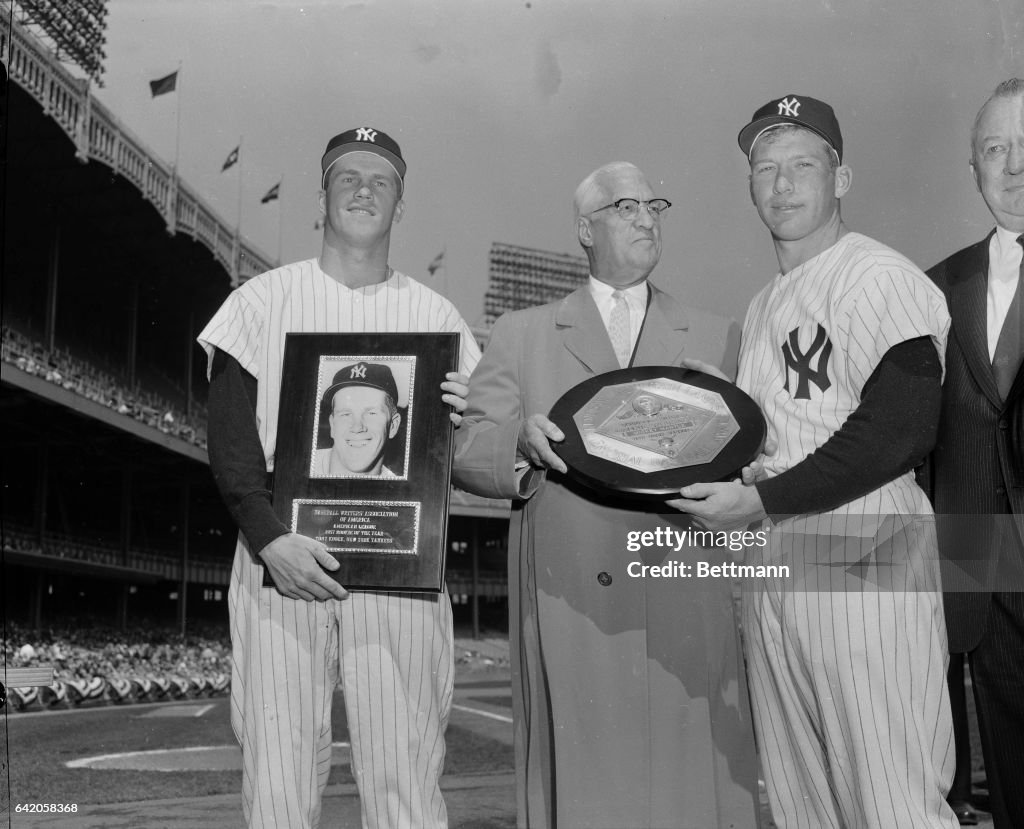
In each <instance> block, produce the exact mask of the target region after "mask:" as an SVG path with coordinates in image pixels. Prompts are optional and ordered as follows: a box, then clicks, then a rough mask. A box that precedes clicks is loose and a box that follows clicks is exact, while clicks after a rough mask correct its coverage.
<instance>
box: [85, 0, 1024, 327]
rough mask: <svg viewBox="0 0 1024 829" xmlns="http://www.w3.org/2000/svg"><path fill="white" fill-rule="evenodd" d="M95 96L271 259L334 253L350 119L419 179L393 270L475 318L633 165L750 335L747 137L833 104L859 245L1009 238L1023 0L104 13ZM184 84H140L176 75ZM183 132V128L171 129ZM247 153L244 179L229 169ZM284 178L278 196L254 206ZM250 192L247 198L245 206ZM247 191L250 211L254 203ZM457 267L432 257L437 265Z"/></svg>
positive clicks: (289, 5) (681, 277)
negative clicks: (329, 220) (325, 215)
mask: <svg viewBox="0 0 1024 829" xmlns="http://www.w3.org/2000/svg"><path fill="white" fill-rule="evenodd" d="M108 9H109V16H108V20H107V25H108V28H107V43H106V54H107V60H106V72H105V75H104V87H103V88H102V89H99V90H97V91H96V96H97V97H98V98H99V99H100V100H101V101H102V102H103V103H105V104H106V105H107V106H109V107H110V108H111V109H112V110H113V112H114V113H115V115H116V116H117V117H118V118H119V119H120V121H121V123H122V124H123V125H124V126H125V127H127V128H128V129H129V130H130V131H131V132H133V133H134V134H135V135H136V136H137V137H138V138H139V139H141V141H142V142H143V143H144V144H146V145H147V146H148V147H149V148H150V149H151V150H152V151H154V152H155V153H156V154H157V155H158V156H160V157H161V158H164V159H166V160H167V161H168V162H171V161H173V160H174V159H175V157H176V156H177V158H178V163H179V167H180V170H181V175H182V177H183V178H184V179H185V181H186V182H187V183H188V184H189V186H190V187H191V188H192V189H193V190H194V191H196V192H197V193H198V194H199V195H200V196H201V197H202V198H204V199H205V200H206V201H207V203H208V204H209V205H211V206H212V207H213V209H214V210H215V211H216V212H217V213H219V214H220V215H221V217H223V218H224V219H225V220H226V221H228V222H229V223H234V222H235V221H237V220H238V217H239V202H241V231H242V235H243V236H245V237H246V238H247V239H248V240H249V241H250V242H252V243H254V244H255V245H256V246H257V247H258V248H260V249H261V250H262V251H264V253H266V254H267V255H268V256H269V257H270V258H271V259H277V258H278V257H280V258H281V259H282V260H284V261H294V260H297V259H304V258H308V257H313V256H316V255H318V254H319V252H320V238H321V236H320V232H319V231H317V230H315V229H314V222H315V221H316V219H317V217H318V215H319V212H318V208H317V190H318V187H319V170H320V168H319V160H320V156H321V155H322V154H323V150H324V148H325V146H326V144H327V142H328V140H329V139H330V138H331V137H332V136H333V135H335V134H337V133H339V132H342V131H344V130H346V129H350V128H353V127H358V126H371V127H375V128H377V129H380V130H383V131H385V132H387V133H388V134H390V135H391V136H392V137H393V138H395V139H396V140H397V141H398V142H399V144H400V145H401V147H402V151H403V155H404V157H405V159H406V161H407V163H408V167H409V169H408V173H407V176H406V193H405V202H406V210H405V215H404V217H403V219H402V221H401V223H400V224H399V225H398V226H397V227H396V228H395V230H394V232H393V234H392V247H391V264H392V265H393V266H394V267H395V268H397V269H398V270H401V271H403V272H405V273H407V274H409V275H410V276H413V277H416V278H418V279H421V280H422V281H424V282H427V283H428V284H430V285H432V286H433V287H435V288H437V289H439V290H441V291H442V293H445V294H446V295H447V296H449V297H450V298H451V299H452V300H453V301H454V302H455V304H456V305H457V307H458V308H459V310H460V311H461V312H462V314H463V316H464V317H465V318H466V320H467V321H468V322H469V323H470V324H473V323H474V322H476V321H477V320H478V319H479V318H480V317H481V315H482V311H483V294H484V291H485V290H486V285H487V255H488V251H489V249H490V246H491V243H492V242H495V241H499V242H505V243H510V244H516V245H524V246H527V247H535V248H541V249H543V250H549V251H554V252H559V253H580V249H579V246H578V244H577V242H576V239H575V235H574V231H573V223H572V194H573V191H574V190H575V188H576V185H577V184H578V183H579V182H580V181H581V180H582V179H583V178H584V177H585V176H586V175H587V174H588V173H589V172H590V171H591V170H593V169H594V168H596V167H598V166H600V165H602V164H604V163H606V162H609V161H618V160H624V161H632V162H634V163H635V164H637V165H638V166H639V167H640V168H641V169H642V170H643V171H644V172H645V173H646V174H647V177H648V179H649V180H650V182H651V184H652V186H653V188H654V190H655V192H656V193H657V194H658V195H659V196H663V197H665V198H667V199H669V200H670V201H672V202H673V207H672V209H671V210H669V211H668V212H667V213H666V214H665V215H664V217H663V219H662V237H663V253H662V259H661V263H660V265H659V266H658V268H657V270H656V271H655V273H654V277H653V278H654V281H655V282H657V283H658V284H659V286H661V287H662V288H665V289H667V290H669V291H672V292H673V293H675V294H676V295H677V296H679V297H680V298H681V299H683V300H684V301H685V302H687V303H689V304H691V305H695V306H698V307H702V308H705V309H707V310H711V311H715V312H718V313H720V314H723V315H725V316H728V317H732V318H735V319H738V320H742V318H743V314H744V312H745V309H746V305H747V303H748V301H749V300H750V298H751V297H752V296H753V295H754V293H755V292H756V291H757V290H758V289H759V288H760V287H761V285H763V284H764V283H765V282H766V281H767V280H768V279H770V278H771V277H772V276H773V275H774V273H775V272H776V270H777V261H776V259H775V255H774V251H773V248H772V245H771V242H770V238H769V237H768V235H767V232H766V231H765V229H764V227H763V226H762V225H761V223H760V221H759V219H758V218H757V214H756V212H755V211H754V208H753V206H752V205H751V203H750V197H749V192H748V189H747V164H746V160H745V159H744V157H743V155H742V153H741V152H740V151H739V149H738V147H737V144H736V134H737V133H738V131H739V129H740V128H741V127H742V126H743V125H744V124H746V123H747V121H749V119H750V116H751V114H752V113H753V112H754V110H756V109H757V108H758V107H759V106H761V105H762V104H764V103H766V102H767V101H769V100H770V99H772V98H776V97H780V96H781V95H784V94H797V95H810V96H813V97H816V98H820V99H822V100H825V101H827V102H829V103H830V104H832V106H833V107H834V108H835V110H836V114H837V116H838V119H839V123H840V125H841V128H842V131H843V136H844V141H845V145H846V158H845V161H846V162H847V163H848V164H849V165H850V166H851V168H852V170H853V185H852V188H851V190H850V193H849V194H848V195H847V196H846V197H845V198H844V200H843V215H844V218H845V219H846V222H847V224H848V225H849V226H850V228H851V229H852V230H857V231H860V232H862V233H866V234H868V235H869V236H873V237H875V238H877V239H879V240H881V241H883V242H885V243H887V244H889V245H891V246H892V247H895V248H896V249H897V250H900V251H901V252H903V253H905V254H906V255H908V256H909V257H910V258H911V259H913V260H914V261H915V262H916V263H917V264H918V265H920V266H921V267H922V268H928V267H930V266H931V265H932V264H934V263H935V262H937V261H939V260H941V259H943V258H944V257H946V256H947V255H949V254H950V253H952V252H953V251H955V250H957V249H958V248H960V247H963V246H965V245H967V244H969V243H971V242H973V241H976V240H977V239H979V238H981V237H982V236H983V235H984V234H985V233H986V232H987V231H988V229H989V227H990V226H991V221H990V217H989V214H988V212H987V210H986V209H985V207H984V204H983V202H982V201H981V199H980V196H979V195H978V193H977V191H976V189H975V187H974V182H973V180H972V178H971V175H970V171H969V168H968V165H967V161H968V158H969V141H968V137H969V132H970V127H971V123H972V122H973V119H974V116H975V114H976V112H977V110H978V108H979V107H980V105H981V104H982V103H983V102H984V100H985V98H986V97H987V96H988V95H989V93H990V92H991V90H992V89H993V88H994V86H995V85H996V83H998V82H999V81H1000V80H1003V79H1005V78H1008V77H1012V76H1015V75H1016V76H1020V77H1024V0H674V2H669V0H615V1H613V0H529V1H528V2H527V0H363V2H355V1H354V0H353V1H349V0H331V2H325V1H324V0H318V2H298V1H297V0H294V1H293V0H277V2H257V0H109V5H108ZM179 63H180V67H181V69H180V75H179V84H178V89H177V91H176V92H175V93H172V94H168V95H163V96H160V97H157V98H152V97H151V96H150V91H149V85H148V82H149V81H150V80H153V79H156V78H159V77H162V76H164V75H167V74H168V73H170V72H173V71H174V70H175V69H177V68H178V66H179ZM179 118H180V132H179V129H178V125H179ZM239 143H241V163H240V164H238V165H236V166H234V167H233V168H231V169H230V170H228V171H227V172H224V173H222V172H221V165H222V164H223V162H224V161H225V159H226V158H227V156H228V154H229V153H230V152H231V150H232V149H234V148H235V147H236V146H237V145H238V144H239ZM278 181H281V182H282V185H281V191H280V192H281V198H280V200H278V201H276V202H271V203H269V204H266V205H262V204H260V197H261V196H262V195H263V194H264V193H266V192H267V191H268V190H269V189H270V188H271V187H272V186H273V185H274V184H275V183H277V182H278ZM239 187H241V190H239ZM240 194H241V199H239V195H240ZM442 250H443V251H444V252H445V267H444V268H442V269H440V270H438V271H437V273H436V274H435V275H434V277H430V276H429V275H428V273H427V265H428V264H429V263H430V262H431V261H432V260H433V259H434V258H435V257H436V256H437V254H438V253H440V252H441V251H442Z"/></svg>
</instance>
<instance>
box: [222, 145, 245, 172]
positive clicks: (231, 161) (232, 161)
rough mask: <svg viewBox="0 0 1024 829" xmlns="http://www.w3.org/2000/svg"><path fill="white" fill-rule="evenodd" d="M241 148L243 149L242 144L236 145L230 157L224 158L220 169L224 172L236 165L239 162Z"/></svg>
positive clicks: (229, 154)
mask: <svg viewBox="0 0 1024 829" xmlns="http://www.w3.org/2000/svg"><path fill="white" fill-rule="evenodd" d="M240 149H241V145H239V146H238V147H235V148H234V149H233V150H232V151H231V152H230V153H228V157H227V158H226V159H224V164H223V166H222V167H221V168H220V171H221V172H222V173H223V172H224V171H225V170H227V169H229V168H230V167H234V166H235V165H236V164H237V163H238V151H239V150H240Z"/></svg>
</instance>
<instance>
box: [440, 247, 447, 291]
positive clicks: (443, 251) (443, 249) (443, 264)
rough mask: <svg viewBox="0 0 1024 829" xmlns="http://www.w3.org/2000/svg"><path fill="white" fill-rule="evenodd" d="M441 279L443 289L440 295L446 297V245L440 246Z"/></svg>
mask: <svg viewBox="0 0 1024 829" xmlns="http://www.w3.org/2000/svg"><path fill="white" fill-rule="evenodd" d="M441 278H442V279H443V280H444V287H443V288H442V290H441V293H442V294H443V295H444V296H445V297H447V296H448V243H447V242H445V243H444V244H443V245H441Z"/></svg>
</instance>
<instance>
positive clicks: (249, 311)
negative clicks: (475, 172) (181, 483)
mask: <svg viewBox="0 0 1024 829" xmlns="http://www.w3.org/2000/svg"><path fill="white" fill-rule="evenodd" d="M321 171H322V180H321V185H322V187H323V189H322V191H321V192H320V209H321V211H322V212H323V214H324V239H323V248H322V250H321V254H320V257H319V258H318V259H309V260H306V261H303V262H297V263H295V264H292V265H286V266H284V267H281V268H277V269H276V270H273V271H269V272H267V273H265V274H262V275H260V276H257V277H255V278H254V279H251V280H250V281H248V282H246V283H245V284H244V285H242V286H241V287H240V288H238V289H237V290H236V291H234V292H233V293H232V294H231V295H230V296H229V297H228V299H227V300H226V301H225V303H224V305H223V306H222V307H221V308H220V310H219V311H218V312H217V313H216V314H215V315H214V317H213V319H212V320H211V321H210V323H209V324H208V325H207V326H206V328H205V329H204V330H203V332H202V333H201V334H200V335H199V341H200V343H201V344H202V345H203V347H204V348H205V349H206V350H207V352H208V354H209V356H210V370H211V378H210V399H209V442H210V466H211V468H212V469H213V473H214V476H215V478H216V479H217V482H218V485H219V487H220V489H221V492H222V494H223V496H224V498H225V500H226V502H227V504H228V508H229V509H230V510H231V513H232V515H233V516H234V517H235V520H236V521H237V523H238V526H239V529H240V530H241V532H240V534H239V537H238V545H237V548H236V552H235V562H234V567H233V569H232V574H231V586H230V591H229V608H230V612H231V641H232V663H233V667H232V677H231V702H232V707H231V715H232V717H231V721H232V727H233V728H234V731H235V735H236V737H237V738H238V741H239V743H240V744H241V746H242V759H243V770H244V775H243V783H242V795H243V809H244V814H245V820H246V822H247V824H248V825H249V826H260V827H263V826H266V827H283V826H287V827H313V826H316V825H317V824H318V822H319V819H320V801H321V796H322V794H323V789H324V786H325V785H326V784H327V777H328V774H329V772H330V767H331V701H332V697H333V691H334V688H335V685H336V684H337V683H338V682H340V683H341V685H342V688H343V690H344V694H345V710H346V714H347V721H348V730H349V739H350V742H351V746H352V772H353V774H354V776H355V778H356V783H357V785H358V787H359V795H360V801H361V808H362V820H363V826H365V827H381V829H384V827H397V826H416V827H444V826H446V825H447V813H446V810H445V805H444V800H443V798H442V797H441V792H440V789H439V787H438V783H439V780H440V777H441V771H442V767H443V764H444V753H445V752H444V731H445V727H446V724H447V720H448V712H449V710H450V707H451V697H452V682H453V656H452V649H453V642H452V638H453V634H452V618H451V605H450V602H449V599H448V596H447V594H441V595H437V594H423V593H421V594H410V593H379V592H354V593H352V594H348V593H347V592H346V591H345V589H344V588H343V587H342V586H341V585H339V584H337V583H336V582H335V581H334V580H333V579H332V578H331V577H330V576H329V575H328V574H327V573H325V572H324V570H333V569H336V568H337V566H338V565H337V562H336V561H335V560H334V558H333V557H332V556H331V555H330V554H329V553H328V552H327V551H326V549H325V548H324V546H323V545H322V544H320V543H319V542H317V541H315V540H313V539H311V538H308V537H306V536H303V535H299V534H297V533H294V532H290V531H289V528H288V527H286V526H284V525H283V524H281V522H280V521H278V519H277V517H276V516H275V514H274V511H273V508H272V506H271V497H270V492H269V491H268V482H267V472H268V470H272V469H273V467H274V451H275V440H276V434H277V420H278V402H279V397H280V388H281V366H282V360H283V354H284V344H285V335H286V334H288V333H289V332H320V333H345V332H381V333H390V332H430V331H436V332H457V333H459V334H461V349H462V351H461V358H460V371H461V372H462V373H461V374H455V373H451V374H448V380H447V382H445V383H443V384H442V386H441V388H442V390H443V392H445V393H444V394H443V396H442V399H443V400H444V401H445V402H446V403H448V404H450V405H452V406H453V407H454V408H455V409H456V413H453V415H452V417H453V420H455V421H456V422H458V420H459V415H458V414H457V412H458V411H460V410H461V409H463V408H464V406H465V401H464V400H463V397H464V395H465V392H466V387H465V384H466V382H467V380H466V377H467V376H468V375H469V373H470V372H471V371H472V369H473V367H474V366H475V364H476V361H477V360H478V358H479V350H478V349H477V346H476V341H475V340H474V339H473V336H472V334H471V333H470V330H469V328H468V327H467V326H466V324H465V322H463V320H462V318H461V317H460V316H459V314H458V312H457V311H456V310H455V308H454V307H453V306H452V304H451V303H450V302H448V300H446V299H445V298H444V297H442V296H440V295H438V294H436V293H434V292H433V291H431V290H430V289H429V288H426V287H425V286H423V285H420V284H419V283H417V282H416V281H414V280H412V279H410V278H409V277H407V276H404V275H402V274H400V273H397V272H395V271H394V270H392V269H391V267H390V266H389V265H388V253H389V249H390V241H391V229H392V227H393V225H394V224H396V223H397V222H398V221H399V219H400V218H401V216H402V211H403V207H404V205H403V202H402V192H403V187H404V179H405V171H406V164H405V161H404V159H403V158H402V154H401V151H400V149H399V147H398V144H396V143H395V142H394V141H393V140H392V139H391V138H390V137H389V136H387V135H385V134H384V133H383V132H380V131H378V130H374V129H371V128H369V127H361V128H359V129H354V130H349V131H347V132H343V133H341V134H340V135H337V136H335V137H334V138H332V139H331V141H330V142H329V143H328V145H327V150H326V152H325V153H324V156H323V158H322V159H321ZM264 568H266V569H267V570H268V571H269V573H270V575H271V576H272V578H273V580H274V584H275V585H276V589H274V588H271V587H264V586H263V573H264Z"/></svg>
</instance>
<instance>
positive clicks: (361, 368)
mask: <svg viewBox="0 0 1024 829" xmlns="http://www.w3.org/2000/svg"><path fill="white" fill-rule="evenodd" d="M357 377H358V378H359V379H360V380H365V379H366V364H365V363H360V364H359V365H357V366H352V371H350V372H349V374H348V379H349V380H355V379H356V378H357Z"/></svg>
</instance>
